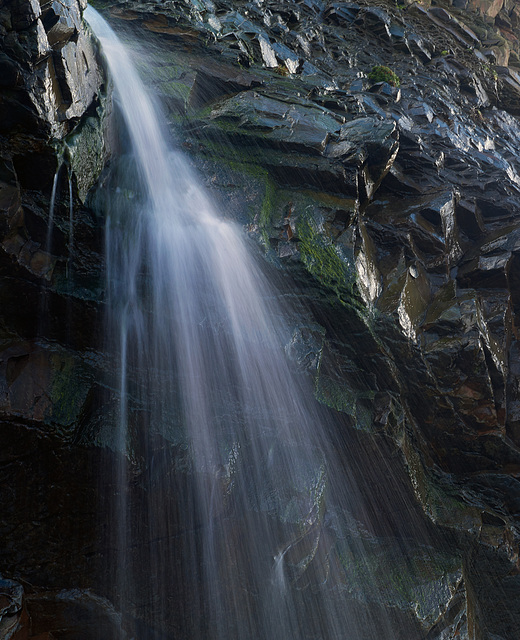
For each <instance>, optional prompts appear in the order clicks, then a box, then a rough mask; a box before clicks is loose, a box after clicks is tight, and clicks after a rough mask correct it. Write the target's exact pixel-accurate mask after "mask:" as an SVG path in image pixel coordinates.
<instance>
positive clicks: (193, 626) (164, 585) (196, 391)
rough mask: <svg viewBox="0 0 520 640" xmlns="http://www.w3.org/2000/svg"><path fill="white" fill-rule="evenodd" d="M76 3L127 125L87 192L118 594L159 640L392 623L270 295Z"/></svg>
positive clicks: (351, 492)
mask: <svg viewBox="0 0 520 640" xmlns="http://www.w3.org/2000/svg"><path fill="white" fill-rule="evenodd" d="M85 17H86V19H87V20H88V22H89V24H90V25H91V27H92V29H93V31H94V32H95V34H96V36H97V38H98V39H99V41H100V43H101V47H102V51H103V53H104V55H105V57H106V60H107V64H108V67H109V70H110V74H111V77H112V81H113V83H114V93H115V99H116V101H117V104H118V108H119V110H120V112H121V114H122V116H123V120H124V123H125V129H126V135H127V136H128V138H127V139H126V140H125V139H124V136H123V134H122V136H121V138H122V142H121V148H122V151H121V154H120V156H119V157H118V158H116V159H114V160H113V163H112V173H111V176H110V178H109V179H108V180H107V182H106V183H105V186H104V188H103V189H101V190H100V192H99V193H98V196H97V197H98V201H100V202H102V206H103V208H104V210H105V213H106V217H107V235H106V245H107V247H106V249H107V306H108V309H109V311H108V313H107V335H108V339H109V340H110V343H111V345H112V349H113V350H114V351H115V352H117V354H118V361H117V366H116V368H117V370H118V382H117V383H114V384H113V385H112V386H113V389H114V394H115V395H117V397H118V411H117V413H118V416H117V419H114V422H116V423H117V432H115V433H114V434H112V440H111V443H112V447H113V448H114V449H115V450H117V451H119V452H120V453H121V456H120V458H121V463H120V466H119V467H118V468H117V469H115V470H113V472H112V480H111V482H113V484H114V486H115V492H114V493H115V496H116V497H115V498H114V501H113V503H114V504H113V520H114V522H113V524H112V526H113V546H114V554H113V558H112V560H111V561H112V565H111V566H112V568H111V569H110V571H109V572H108V573H109V574H110V579H111V580H113V587H112V589H113V593H114V594H115V596H114V597H115V598H117V599H118V603H117V604H118V606H119V607H120V608H121V609H122V611H123V612H126V613H127V614H129V616H133V617H134V618H135V619H139V620H141V621H144V622H145V623H146V625H147V626H146V628H147V629H148V630H151V629H155V632H154V633H157V634H158V635H157V637H164V638H173V637H175V638H192V639H200V640H203V639H204V640H230V639H233V638H236V639H239V638H240V639H242V640H247V639H251V640H252V639H255V640H303V639H309V640H311V639H312V640H318V639H320V640H340V639H341V640H369V639H370V640H374V639H375V638H381V639H383V638H384V639H385V640H391V639H393V638H395V639H397V638H401V637H403V636H402V635H400V633H399V632H398V631H397V630H395V629H394V628H393V626H392V624H391V622H390V621H389V620H388V619H387V618H386V617H385V616H383V615H381V613H380V610H378V611H379V613H377V612H376V613H372V612H371V606H370V604H369V601H370V598H374V595H373V594H374V593H376V592H377V590H378V586H377V581H376V577H377V576H374V572H373V570H372V568H371V566H370V560H369V556H368V555H367V548H368V547H370V545H371V544H372V543H371V540H370V536H369V535H368V534H367V533H366V532H364V531H362V530H360V529H359V527H358V525H357V523H356V520H355V518H354V517H353V516H352V512H353V511H354V510H355V507H356V506H357V505H358V502H359V500H360V499H361V498H360V496H359V492H358V489H357V488H356V484H355V482H354V480H353V477H352V475H351V473H350V471H349V469H348V468H345V466H344V464H343V463H342V462H341V461H340V460H339V459H338V455H337V451H336V450H335V448H334V446H333V445H332V444H331V443H330V442H329V437H328V435H327V433H328V431H329V429H328V428H327V427H328V425H327V424H326V420H327V417H326V416H327V414H325V413H324V412H323V411H322V410H321V409H320V407H319V406H318V405H317V403H316V401H315V399H314V397H313V389H312V384H311V383H310V382H309V380H307V379H306V377H305V376H304V375H303V374H302V373H298V372H295V370H294V369H295V367H293V366H292V365H291V363H290V362H289V361H288V360H287V358H286V355H285V351H284V344H286V343H287V342H288V339H289V336H290V330H289V327H287V326H286V322H285V321H284V317H285V316H284V312H283V310H282V309H280V307H279V306H278V303H277V293H276V292H275V291H273V289H272V288H271V286H270V285H269V283H268V282H267V281H266V278H265V276H264V275H263V273H262V269H261V268H260V267H259V264H258V262H257V260H256V259H255V258H254V257H252V253H251V250H250V247H249V246H248V242H247V240H246V238H245V237H244V236H243V234H242V232H241V230H240V229H239V228H238V227H237V226H235V224H233V223H232V222H229V221H228V220H226V219H225V216H224V215H223V214H222V212H219V211H217V210H216V209H215V207H214V205H213V204H212V202H211V200H210V198H209V197H208V194H207V193H206V192H205V190H204V189H203V188H202V186H201V185H200V180H199V178H198V176H197V175H196V173H195V172H194V171H193V170H192V169H191V168H190V165H189V163H188V161H187V159H186V158H185V157H183V155H182V154H181V153H179V151H177V150H175V149H174V148H173V147H172V145H171V144H170V143H169V142H168V140H169V137H168V133H167V131H166V127H165V126H164V125H163V124H162V122H161V121H160V117H159V116H158V111H157V110H156V109H155V107H154V105H153V104H152V101H151V99H150V97H149V96H150V91H149V90H147V89H146V88H145V87H144V86H143V84H142V82H141V80H140V79H139V78H138V76H137V73H136V71H135V70H134V68H133V66H132V65H131V63H130V58H131V56H130V55H129V53H128V51H126V50H125V48H124V47H123V45H122V44H121V43H120V42H119V40H118V39H117V37H116V36H115V34H114V33H113V31H112V30H111V28H110V27H109V26H108V25H107V23H106V22H105V21H104V20H103V19H102V18H101V17H100V16H99V14H98V13H97V12H96V11H95V10H93V9H92V8H88V9H87V11H86V13H85ZM70 244H71V248H72V221H71V232H70ZM108 484H110V483H108ZM111 486H112V485H111ZM381 597H383V596H381ZM181 618H182V620H181ZM136 628H137V627H136ZM159 630H161V631H159ZM122 633H123V632H122ZM147 633H149V634H151V633H152V632H151V631H148V632H146V633H145V632H138V631H136V630H135V629H134V630H133V631H131V633H130V635H132V634H133V636H132V637H136V638H143V637H156V636H154V635H150V636H148V635H146V634H147ZM160 633H162V634H163V635H160ZM122 637H127V636H123V635H122Z"/></svg>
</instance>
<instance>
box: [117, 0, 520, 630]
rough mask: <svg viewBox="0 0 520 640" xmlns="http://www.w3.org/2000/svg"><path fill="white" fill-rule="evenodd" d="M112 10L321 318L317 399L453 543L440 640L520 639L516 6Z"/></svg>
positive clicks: (297, 343)
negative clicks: (372, 443)
mask: <svg viewBox="0 0 520 640" xmlns="http://www.w3.org/2000/svg"><path fill="white" fill-rule="evenodd" d="M108 4H110V5H111V7H110V13H111V16H112V18H113V20H114V21H115V22H116V23H119V25H121V26H122V25H123V24H124V25H127V26H128V25H131V26H132V28H134V29H135V28H142V29H143V30H144V31H147V32H149V34H150V38H152V42H154V43H160V47H161V53H160V55H158V56H157V58H156V59H155V63H154V65H155V66H154V82H155V85H156V87H157V89H158V91H159V93H160V94H161V95H162V97H163V101H164V104H165V106H166V108H167V109H168V111H169V115H170V118H171V120H172V123H174V124H175V125H177V126H181V127H182V128H183V129H182V130H183V142H184V147H185V149H186V150H187V151H188V152H189V153H190V154H191V155H192V157H193V158H194V160H195V161H196V162H197V163H198V164H199V166H200V167H201V170H202V172H203V173H204V174H205V175H207V176H209V177H208V186H209V187H210V188H211V189H213V191H214V193H215V194H216V197H217V198H219V199H220V201H221V202H222V206H223V207H225V210H226V212H227V213H228V214H230V215H236V216H237V217H238V218H239V220H240V221H241V222H242V223H244V224H247V225H248V227H249V229H250V230H251V232H252V234H253V235H254V236H255V237H256V238H257V239H258V240H259V242H260V243H261V245H262V246H263V249H264V251H265V254H266V257H267V258H268V260H269V261H270V262H271V264H273V265H275V267H276V268H278V269H279V270H280V272H281V273H282V274H284V276H285V278H286V279H288V276H290V278H291V282H292V285H291V287H292V289H291V288H290V289H289V292H288V294H287V295H288V296H292V297H294V298H296V297H298V298H299V300H300V301H302V300H305V303H306V304H307V305H308V307H310V309H311V310H312V313H313V317H314V322H315V324H310V325H309V324H307V325H306V326H300V327H297V328H295V332H294V335H293V340H292V341H291V344H290V345H289V346H288V352H289V353H290V354H291V355H292V357H294V358H295V361H296V362H297V364H298V366H300V367H304V368H307V369H308V370H309V372H310V373H312V375H314V376H315V382H316V395H317V397H318V399H319V400H320V401H321V402H323V403H324V404H326V405H328V406H329V407H332V408H333V409H334V410H336V411H338V412H341V413H342V414H343V415H344V416H345V417H346V418H345V419H346V421H347V422H348V423H349V424H350V426H351V427H354V428H358V429H360V430H366V431H371V432H372V433H375V434H378V436H377V437H383V435H384V436H387V437H390V438H392V439H393V441H394V442H395V443H397V445H398V446H399V448H400V450H401V452H402V454H403V456H404V460H405V464H406V468H407V471H408V474H409V477H410V479H411V482H412V486H413V488H414V491H415V494H416V496H417V498H418V499H419V501H420V503H421V504H422V506H423V508H424V510H425V512H426V513H427V514H428V516H429V517H430V519H431V520H432V521H433V522H435V523H436V524H437V526H438V527H439V530H442V531H444V532H446V531H451V532H453V533H454V534H455V538H456V543H455V544H454V546H453V550H454V551H455V556H456V557H458V558H459V560H458V563H459V564H458V566H459V569H460V571H461V573H460V576H462V577H461V579H460V582H457V580H455V581H454V582H453V583H452V586H451V587H450V588H447V590H446V592H445V599H444V605H443V606H442V607H440V608H439V609H438V610H437V613H436V614H435V615H434V614H433V613H431V614H428V615H425V616H424V617H423V618H421V619H422V624H424V633H425V634H427V637H428V638H441V637H442V638H443V637H468V638H474V637H476V638H492V637H493V638H502V639H503V640H509V639H511V640H513V638H515V637H516V635H515V634H516V633H517V631H516V630H517V629H518V627H519V626H520V623H519V616H520V612H519V611H518V608H517V606H516V604H515V603H516V602H517V601H518V597H517V595H513V594H516V593H517V591H516V589H517V586H516V572H517V569H516V565H517V559H518V541H519V537H518V536H519V529H518V525H519V520H518V500H519V497H520V491H519V487H518V482H517V471H518V463H519V458H518V456H519V448H518V447H519V444H520V443H519V442H518V438H519V435H518V434H519V424H520V422H519V416H518V406H519V405H518V403H519V398H518V390H517V386H518V365H517V359H518V346H517V336H516V334H517V329H516V326H517V323H518V321H517V313H518V308H519V302H518V294H517V292H516V290H517V288H518V287H517V285H518V282H517V281H518V278H519V273H520V272H519V271H518V268H519V266H520V265H519V262H518V256H517V254H518V246H517V245H518V241H517V232H518V225H519V220H518V206H519V204H520V199H519V197H520V192H519V189H520V177H519V176H520V166H519V162H518V148H519V143H520V129H519V127H518V122H517V120H516V115H517V113H518V98H519V96H520V83H519V81H518V75H517V70H516V62H517V60H518V53H517V52H518V44H517V40H516V38H517V35H518V34H517V33H516V28H517V22H518V21H517V17H515V16H516V14H517V13H518V12H517V9H516V7H515V5H514V4H513V3H507V2H505V3H502V2H495V3H493V2H479V3H471V2H454V3H450V5H448V4H447V3H439V4H436V5H435V4H430V3H428V2H425V3H412V4H410V5H409V6H407V5H403V6H400V5H398V6H395V5H392V4H386V3H384V2H380V3H377V4H376V3H371V2H361V3H347V2H329V3H322V2H317V1H316V2H315V1H313V0H309V1H306V2H298V3H293V2H291V3H289V2H277V3H257V2H239V3H236V2H234V3H229V2H226V1H224V0H222V1H219V2H209V1H208V2H206V1H204V2H198V1H197V2H195V1H194V0H193V1H192V2H188V1H187V0H186V1H185V2H184V1H183V2H180V1H179V2H177V3H175V4H173V5H164V6H161V8H160V9H159V8H157V7H155V6H153V5H152V4H148V3H137V2H134V3H130V4H128V3H126V4H122V3H108ZM140 33H141V35H140V37H142V31H141V32H140ZM143 65H144V62H143ZM375 65H383V66H386V67H389V68H390V69H391V70H392V71H393V72H394V73H395V74H396V75H397V76H398V78H399V80H400V83H399V86H391V84H389V83H388V82H385V81H378V80H376V79H372V78H370V77H369V76H370V73H371V71H372V68H373V67H374V66H375ZM394 84H397V83H394ZM380 552H381V553H382V556H378V554H379V553H380ZM375 556H377V557H381V558H383V557H384V553H383V552H382V551H381V549H378V550H377V552H375ZM448 564H449V563H448ZM383 565H384V560H381V566H383ZM447 573H449V571H447ZM453 575H455V574H453ZM492 584H494V585H495V588H493V587H492V586H491V585H492ZM441 591H442V589H441ZM437 593H440V591H437ZM409 597H410V599H409V602H412V601H413V596H409ZM415 597H416V598H418V595H417V594H415ZM416 602H417V600H416ZM394 604H395V603H394ZM398 606H401V605H398ZM415 610H416V612H417V611H420V610H421V607H419V606H417V607H416V609H415ZM433 610H434V608H433V609H431V610H430V611H433ZM505 612H507V614H506V613H505ZM419 617H420V616H419Z"/></svg>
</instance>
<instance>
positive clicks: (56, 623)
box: [0, 0, 116, 640]
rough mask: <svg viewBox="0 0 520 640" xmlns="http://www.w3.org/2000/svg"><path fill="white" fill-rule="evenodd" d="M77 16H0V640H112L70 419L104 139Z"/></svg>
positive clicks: (84, 451)
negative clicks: (89, 199)
mask: <svg viewBox="0 0 520 640" xmlns="http://www.w3.org/2000/svg"><path fill="white" fill-rule="evenodd" d="M85 6H86V3H80V2H78V1H77V0H60V1H59V2H58V1H56V2H53V1H52V0H51V1H49V2H46V1H44V0H42V2H39V1H38V0H9V1H7V2H3V3H2V4H1V6H0V441H1V446H0V449H1V454H0V458H1V465H2V472H1V474H2V482H1V486H2V488H1V489H0V493H1V502H2V517H1V519H0V529H1V538H2V545H1V547H2V548H1V551H0V565H1V568H0V573H1V574H2V576H3V579H2V580H0V636H1V637H2V638H13V639H16V640H21V639H22V638H24V639H25V638H29V637H38V638H49V639H50V638H54V637H56V636H54V635H52V633H51V632H52V631H53V630H56V629H58V630H60V629H61V631H62V633H67V634H69V637H76V638H80V637H85V638H87V637H99V636H98V631H99V630H100V629H105V630H106V632H103V631H102V632H101V634H102V635H103V637H106V638H109V637H115V636H114V634H115V633H116V631H115V629H116V625H115V624H114V622H113V621H112V622H107V621H106V620H103V617H104V616H105V614H106V612H104V611H103V608H104V607H106V606H108V605H107V603H100V602H97V601H96V597H95V596H93V594H91V593H89V592H88V591H87V589H88V588H89V587H92V586H93V585H94V583H95V576H99V575H101V573H102V571H103V568H102V567H101V564H102V563H101V562H100V560H99V558H93V555H94V554H95V553H98V552H99V549H98V548H96V549H95V548H94V545H93V541H94V540H96V539H97V538H99V536H100V534H99V532H98V531H97V526H98V522H99V521H98V513H99V511H98V510H99V497H98V480H97V475H98V472H99V464H100V455H101V454H100V453H99V451H98V449H97V448H96V447H95V446H94V443H93V441H92V439H89V438H87V437H85V435H84V426H85V425H84V422H85V420H87V416H88V415H89V411H90V406H91V403H92V398H93V397H94V396H95V394H96V390H97V389H99V382H100V380H101V379H102V377H103V373H102V371H103V367H104V359H103V357H102V356H101V355H100V354H99V353H98V352H97V351H96V348H97V346H98V338H97V333H98V331H99V323H100V320H99V319H100V313H101V304H100V303H101V301H102V296H103V288H104V284H103V275H102V274H103V268H104V267H103V260H102V258H101V252H102V237H103V229H102V225H103V222H102V221H101V220H99V219H98V218H97V217H96V215H95V214H94V213H93V211H92V210H91V209H89V208H88V207H87V206H86V205H85V199H86V196H87V192H88V191H89V189H90V188H91V186H92V185H93V184H94V183H95V182H96V180H97V179H98V176H99V174H100V171H101V170H102V168H103V166H104V164H105V162H106V159H107V157H108V142H107V141H108V140H109V136H107V135H106V132H105V131H104V129H105V127H106V124H105V123H106V121H107V116H108V110H107V108H106V106H107V100H106V86H105V82H106V81H105V77H104V73H103V70H102V69H101V67H100V65H99V62H98V55H97V52H96V44H95V42H94V41H93V39H92V37H91V34H90V33H89V31H88V30H87V29H86V27H85V25H84V23H83V20H82V12H83V10H84V8H85ZM80 496H81V498H80ZM102 546H103V543H101V547H102ZM105 546H106V544H105ZM89 554H90V555H89ZM20 581H21V582H20ZM22 583H23V584H22ZM98 584H99V580H98ZM74 589H77V591H76V592H73V591H67V590H74ZM89 599H90V601H89ZM87 601H89V602H90V603H89V602H87ZM85 612H87V613H85ZM106 615H108V614H106ZM88 616H90V620H89V621H87V620H86V618H88ZM82 617H83V621H81V619H82ZM108 617H109V616H108ZM96 626H97V628H98V631H95V628H96ZM58 635H59V633H58Z"/></svg>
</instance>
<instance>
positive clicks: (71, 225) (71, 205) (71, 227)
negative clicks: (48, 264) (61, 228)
mask: <svg viewBox="0 0 520 640" xmlns="http://www.w3.org/2000/svg"><path fill="white" fill-rule="evenodd" d="M73 251H74V195H73V190H72V168H70V167H69V259H68V261H67V269H68V264H69V263H71V262H72V254H73Z"/></svg>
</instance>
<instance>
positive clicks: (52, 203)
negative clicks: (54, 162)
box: [45, 160, 63, 253]
mask: <svg viewBox="0 0 520 640" xmlns="http://www.w3.org/2000/svg"><path fill="white" fill-rule="evenodd" d="M62 164H63V163H62V161H61V160H60V161H59V162H58V167H57V169H56V173H55V174H54V180H53V181H52V191H51V199H50V202H49V221H48V223H47V237H46V239H45V251H47V253H51V251H52V232H53V230H54V207H55V205H56V191H57V189H58V178H59V175H60V171H61V167H62Z"/></svg>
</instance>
